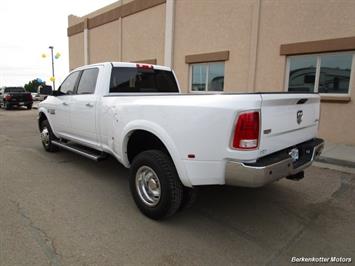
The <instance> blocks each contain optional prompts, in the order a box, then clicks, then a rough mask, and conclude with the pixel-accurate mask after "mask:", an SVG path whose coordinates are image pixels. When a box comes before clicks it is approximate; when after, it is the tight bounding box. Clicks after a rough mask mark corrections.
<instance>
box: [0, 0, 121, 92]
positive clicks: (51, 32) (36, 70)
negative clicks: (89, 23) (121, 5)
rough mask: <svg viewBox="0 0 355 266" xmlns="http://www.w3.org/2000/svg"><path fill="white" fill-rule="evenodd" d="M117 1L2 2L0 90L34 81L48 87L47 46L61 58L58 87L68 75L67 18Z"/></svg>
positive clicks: (48, 60)
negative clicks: (4, 87)
mask: <svg viewBox="0 0 355 266" xmlns="http://www.w3.org/2000/svg"><path fill="white" fill-rule="evenodd" d="M116 1H117V0H93V1H88V0H71V1H69V0H62V1H58V0H53V1H51V0H46V1H45V0H31V1H26V0H22V1H19V0H1V1H0V86H14V85H16V86H23V85H24V84H25V83H27V82H28V81H30V80H33V79H35V78H40V79H42V80H45V81H46V82H47V84H51V82H50V80H49V79H50V77H51V71H52V68H51V60H50V56H49V55H50V50H49V49H48V46H50V45H52V46H54V52H55V53H56V52H59V53H60V54H61V57H60V58H59V59H57V60H55V75H56V85H57V84H58V85H59V84H60V83H61V81H62V80H63V79H64V78H65V76H66V75H67V74H68V71H69V52H68V37H67V27H68V15H69V14H73V15H77V16H83V15H86V14H88V13H90V12H92V11H94V10H96V9H99V8H101V7H104V6H106V5H108V4H111V3H113V2H116ZM43 53H45V54H47V57H46V58H44V59H43V58H42V57H41V55H42V54H43ZM58 85H57V86H56V87H58Z"/></svg>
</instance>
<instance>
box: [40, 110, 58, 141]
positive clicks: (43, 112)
mask: <svg viewBox="0 0 355 266" xmlns="http://www.w3.org/2000/svg"><path fill="white" fill-rule="evenodd" d="M41 114H43V115H44V116H45V117H46V118H47V120H48V122H49V124H50V126H51V128H52V131H53V134H54V135H55V136H56V137H58V136H57V134H56V130H55V127H54V126H53V123H52V119H51V118H50V114H49V113H48V111H47V109H46V108H44V107H39V108H38V120H39V119H40V117H41ZM38 125H39V124H38Z"/></svg>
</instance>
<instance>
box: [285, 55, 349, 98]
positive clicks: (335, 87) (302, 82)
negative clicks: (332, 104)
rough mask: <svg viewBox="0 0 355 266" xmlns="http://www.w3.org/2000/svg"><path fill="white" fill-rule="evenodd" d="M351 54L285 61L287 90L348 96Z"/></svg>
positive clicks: (303, 56)
mask: <svg viewBox="0 0 355 266" xmlns="http://www.w3.org/2000/svg"><path fill="white" fill-rule="evenodd" d="M353 61H354V52H344V53H329V54H316V55H297V56H289V57H288V58H287V73H286V74H287V75H286V88H287V89H288V91H291V92H319V93H327V94H341V95H344V94H349V91H350V77H351V68H352V65H353Z"/></svg>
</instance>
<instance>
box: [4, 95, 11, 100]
mask: <svg viewBox="0 0 355 266" xmlns="http://www.w3.org/2000/svg"><path fill="white" fill-rule="evenodd" d="M4 96H5V97H4V99H5V100H6V101H10V100H11V98H12V96H11V95H10V94H5V95H4Z"/></svg>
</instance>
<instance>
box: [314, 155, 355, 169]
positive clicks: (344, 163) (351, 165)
mask: <svg viewBox="0 0 355 266" xmlns="http://www.w3.org/2000/svg"><path fill="white" fill-rule="evenodd" d="M315 161H316V162H320V163H328V164H334V165H339V166H345V167H349V168H355V162H352V161H346V160H340V159H335V158H329V157H324V156H320V157H319V158H318V159H316V160H315Z"/></svg>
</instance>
